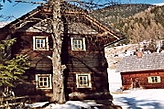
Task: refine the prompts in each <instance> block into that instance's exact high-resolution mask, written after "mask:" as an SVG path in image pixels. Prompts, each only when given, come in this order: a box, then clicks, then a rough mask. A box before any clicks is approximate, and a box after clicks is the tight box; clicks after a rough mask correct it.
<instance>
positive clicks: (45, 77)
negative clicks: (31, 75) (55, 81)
mask: <svg viewBox="0 0 164 109" xmlns="http://www.w3.org/2000/svg"><path fill="white" fill-rule="evenodd" d="M35 79H36V88H38V89H51V88H52V86H51V74H36V75H35Z"/></svg>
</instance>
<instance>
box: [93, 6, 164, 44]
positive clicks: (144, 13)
mask: <svg viewBox="0 0 164 109" xmlns="http://www.w3.org/2000/svg"><path fill="white" fill-rule="evenodd" d="M91 15H92V16H94V17H96V18H97V19H98V20H100V21H101V22H104V24H106V25H111V26H112V27H114V28H115V29H117V30H119V31H120V32H122V33H123V34H125V35H126V36H127V40H126V43H139V42H141V41H143V40H152V39H153V40H159V39H160V40H163V39H164V31H163V30H164V6H153V5H146V4H120V5H115V6H108V7H105V8H103V9H98V10H95V11H93V12H92V14H91ZM124 43H125V42H124Z"/></svg>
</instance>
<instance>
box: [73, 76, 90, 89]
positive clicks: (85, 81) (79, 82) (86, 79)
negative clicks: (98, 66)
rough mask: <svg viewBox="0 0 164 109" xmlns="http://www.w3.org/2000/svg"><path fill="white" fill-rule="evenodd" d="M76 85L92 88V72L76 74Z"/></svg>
mask: <svg viewBox="0 0 164 109" xmlns="http://www.w3.org/2000/svg"><path fill="white" fill-rule="evenodd" d="M81 79H82V80H81ZM76 85H77V88H92V85H91V74H90V73H80V74H76Z"/></svg>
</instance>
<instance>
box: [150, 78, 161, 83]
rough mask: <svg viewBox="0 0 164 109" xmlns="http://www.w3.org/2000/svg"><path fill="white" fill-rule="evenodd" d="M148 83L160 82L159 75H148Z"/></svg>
mask: <svg viewBox="0 0 164 109" xmlns="http://www.w3.org/2000/svg"><path fill="white" fill-rule="evenodd" d="M148 83H161V77H160V76H149V77H148Z"/></svg>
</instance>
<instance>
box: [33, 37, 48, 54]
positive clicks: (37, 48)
mask: <svg viewBox="0 0 164 109" xmlns="http://www.w3.org/2000/svg"><path fill="white" fill-rule="evenodd" d="M37 40H38V41H40V43H39V44H40V46H42V47H39V46H37ZM41 41H43V43H41ZM33 50H39V51H40V50H41V51H42V50H43V51H44V50H49V44H48V36H33Z"/></svg>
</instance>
